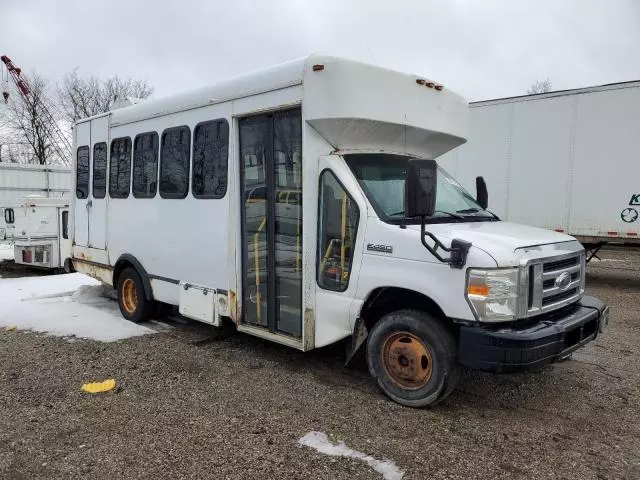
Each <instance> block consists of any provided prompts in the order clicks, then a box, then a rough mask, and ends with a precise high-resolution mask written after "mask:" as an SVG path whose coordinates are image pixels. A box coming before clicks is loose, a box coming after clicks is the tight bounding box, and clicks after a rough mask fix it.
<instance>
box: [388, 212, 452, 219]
mask: <svg viewBox="0 0 640 480" xmlns="http://www.w3.org/2000/svg"><path fill="white" fill-rule="evenodd" d="M433 213H441V214H442V215H449V216H450V217H452V218H456V219H458V220H464V217H463V216H462V215H458V213H459V212H457V213H451V212H445V211H443V210H435V211H434V212H433ZM394 215H404V210H401V211H400V212H395V213H390V214H389V216H390V217H392V216H394Z"/></svg>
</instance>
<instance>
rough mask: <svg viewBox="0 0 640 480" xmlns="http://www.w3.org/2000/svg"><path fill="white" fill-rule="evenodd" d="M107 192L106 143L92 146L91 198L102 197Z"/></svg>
mask: <svg viewBox="0 0 640 480" xmlns="http://www.w3.org/2000/svg"><path fill="white" fill-rule="evenodd" d="M106 194H107V144H106V143H105V142H100V143H96V144H95V145H94V146H93V198H104V197H105V196H106Z"/></svg>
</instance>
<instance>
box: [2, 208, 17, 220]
mask: <svg viewBox="0 0 640 480" xmlns="http://www.w3.org/2000/svg"><path fill="white" fill-rule="evenodd" d="M4 221H5V222H6V223H13V222H15V221H16V216H15V213H14V211H13V208H5V209H4Z"/></svg>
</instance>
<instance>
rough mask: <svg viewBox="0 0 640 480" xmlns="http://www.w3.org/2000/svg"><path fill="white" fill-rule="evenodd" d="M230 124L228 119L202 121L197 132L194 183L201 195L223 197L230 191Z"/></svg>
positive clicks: (194, 192) (195, 190) (195, 192)
mask: <svg viewBox="0 0 640 480" xmlns="http://www.w3.org/2000/svg"><path fill="white" fill-rule="evenodd" d="M228 157H229V124H228V123H227V121H226V120H215V121H212V122H205V123H201V124H199V125H197V126H196V129H195V130H194V133H193V185H192V187H191V188H192V193H193V196H194V197H197V198H222V197H224V194H225V193H226V192H227V160H228Z"/></svg>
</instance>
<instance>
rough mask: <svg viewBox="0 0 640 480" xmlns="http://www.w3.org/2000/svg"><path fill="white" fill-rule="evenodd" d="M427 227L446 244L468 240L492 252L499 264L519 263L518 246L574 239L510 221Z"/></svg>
mask: <svg viewBox="0 0 640 480" xmlns="http://www.w3.org/2000/svg"><path fill="white" fill-rule="evenodd" d="M409 228H411V229H417V230H420V226H419V225H410V226H409ZM426 229H427V231H428V232H431V233H433V234H434V235H435V236H436V237H438V239H440V240H443V241H444V240H448V241H445V242H443V243H445V244H448V243H449V242H450V241H451V240H453V239H454V238H458V239H460V240H465V241H467V242H471V243H472V244H473V246H474V247H477V248H479V249H481V250H484V251H485V252H487V253H488V254H489V255H491V256H492V257H493V258H494V259H495V261H496V263H497V264H498V266H501V267H506V266H511V265H517V264H518V256H517V255H515V254H516V250H517V249H520V248H525V247H534V246H540V245H549V244H554V243H562V242H575V241H576V240H575V238H573V237H571V236H569V235H565V234H564V233H558V232H554V231H551V230H544V229H542V228H537V227H529V226H527V225H520V224H517V223H511V222H468V223H443V224H428V225H427V226H426Z"/></svg>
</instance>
